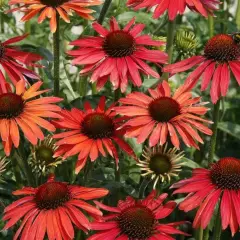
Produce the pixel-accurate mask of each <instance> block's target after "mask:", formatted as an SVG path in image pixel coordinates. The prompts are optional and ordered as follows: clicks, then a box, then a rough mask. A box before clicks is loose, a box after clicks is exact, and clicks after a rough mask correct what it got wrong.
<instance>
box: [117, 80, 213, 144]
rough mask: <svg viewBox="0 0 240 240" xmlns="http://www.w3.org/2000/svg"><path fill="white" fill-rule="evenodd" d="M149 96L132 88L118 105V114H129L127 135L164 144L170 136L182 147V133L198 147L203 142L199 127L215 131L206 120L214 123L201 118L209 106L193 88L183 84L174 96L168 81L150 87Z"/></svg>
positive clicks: (150, 142)
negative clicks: (131, 91)
mask: <svg viewBox="0 0 240 240" xmlns="http://www.w3.org/2000/svg"><path fill="white" fill-rule="evenodd" d="M149 93H150V96H148V95H146V94H144V93H141V92H133V93H130V94H128V95H127V96H126V97H125V98H121V99H120V100H119V102H120V103H121V104H122V106H120V107H115V110H116V112H117V113H118V114H122V115H124V116H126V117H129V118H130V120H128V121H127V122H126V123H125V124H124V125H123V126H125V127H127V130H126V136H127V137H136V138H137V142H138V143H143V142H144V141H145V140H147V139H148V137H149V136H150V137H149V145H150V147H152V146H155V145H157V144H158V143H159V144H160V145H163V144H164V143H165V142H166V141H167V136H170V138H171V142H172V144H173V145H174V146H175V147H176V148H178V149H179V146H180V141H179V136H180V137H181V139H182V140H183V142H184V143H185V144H186V145H187V146H188V147H190V146H192V147H195V148H197V149H198V148H199V147H198V145H197V144H196V142H200V143H203V140H202V138H201V137H200V136H199V134H198V132H197V130H199V131H201V132H203V133H205V134H207V135H211V134H212V131H211V130H210V129H209V128H208V127H207V126H205V125H204V124H203V123H204V122H205V123H211V122H210V121H208V120H205V119H203V118H201V117H200V116H201V115H204V114H205V113H206V112H207V111H208V108H206V107H204V106H202V105H203V103H199V102H200V99H201V98H200V97H196V98H192V94H191V93H190V92H187V91H185V87H184V86H181V87H180V88H179V89H177V90H176V92H175V93H174V94H173V96H171V89H170V86H169V84H168V83H167V82H166V81H163V83H162V84H160V85H158V87H157V88H156V89H149Z"/></svg>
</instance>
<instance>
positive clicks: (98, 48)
mask: <svg viewBox="0 0 240 240" xmlns="http://www.w3.org/2000/svg"><path fill="white" fill-rule="evenodd" d="M134 22H135V19H134V18H133V19H132V20H131V21H130V22H129V23H128V24H127V25H126V26H125V27H124V28H123V29H120V27H119V25H118V23H117V21H116V19H115V18H114V17H112V18H111V20H110V29H109V30H107V29H105V28H103V27H102V26H101V25H100V24H98V23H97V22H95V23H93V28H94V29H95V31H97V32H98V33H99V34H100V35H101V36H98V37H93V36H88V37H84V38H81V39H78V40H75V41H73V42H72V43H71V45H74V46H78V47H80V49H77V50H72V51H69V52H68V53H69V54H70V55H71V56H73V57H74V58H75V59H74V60H73V64H80V65H85V66H84V68H83V69H82V70H81V71H80V73H81V74H84V73H89V72H92V76H91V80H90V81H91V82H97V88H98V89H101V88H102V87H103V86H104V85H105V83H106V82H107V80H108V78H110V81H111V83H112V85H113V87H114V89H117V88H119V87H120V88H121V90H122V92H125V90H126V88H127V84H128V81H129V80H130V81H131V82H132V83H133V84H134V85H135V86H138V87H139V86H141V85H142V79H141V77H140V74H139V72H142V73H144V74H146V75H151V76H153V77H155V78H159V74H158V73H157V72H155V71H154V70H153V69H152V68H150V67H149V66H148V65H147V64H146V61H149V62H153V63H156V64H164V63H166V61H167V55H166V53H164V52H161V51H159V50H149V49H147V48H146V47H145V46H161V45H164V44H165V43H164V42H162V41H157V40H152V39H151V37H150V36H149V35H140V33H141V32H142V30H143V29H144V27H145V25H144V24H136V25H134V26H133V24H134ZM144 45H145V46H144Z"/></svg>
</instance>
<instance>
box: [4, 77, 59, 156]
mask: <svg viewBox="0 0 240 240" xmlns="http://www.w3.org/2000/svg"><path fill="white" fill-rule="evenodd" d="M41 85H42V82H40V81H39V82H37V83H35V84H33V85H32V86H31V87H30V88H29V89H28V90H26V89H25V81H24V80H20V81H18V82H17V84H16V93H13V92H5V93H0V137H1V139H2V141H3V145H4V151H5V154H6V155H7V156H9V155H10V152H11V148H12V144H13V145H14V146H15V147H16V148H17V147H18V146H19V140H20V136H19V128H20V129H21V130H22V132H23V134H24V135H25V137H26V138H27V139H28V140H29V141H30V142H31V143H32V144H33V145H36V144H37V141H38V139H40V140H43V139H44V135H43V133H42V131H41V129H40V128H39V126H40V127H42V128H45V129H47V130H48V131H55V127H54V126H53V125H52V124H51V123H49V122H48V121H46V120H45V119H43V118H44V117H53V118H60V117H61V116H60V115H59V114H57V112H60V111H61V108H60V107H58V106H56V105H53V104H52V103H56V102H60V101H61V100H62V99H61V98H57V97H41V98H39V99H36V96H39V95H40V94H42V93H44V92H48V91H49V90H42V91H38V89H39V88H40V86H41ZM31 98H34V99H32V100H31Z"/></svg>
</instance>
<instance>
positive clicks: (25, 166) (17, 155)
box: [14, 149, 35, 186]
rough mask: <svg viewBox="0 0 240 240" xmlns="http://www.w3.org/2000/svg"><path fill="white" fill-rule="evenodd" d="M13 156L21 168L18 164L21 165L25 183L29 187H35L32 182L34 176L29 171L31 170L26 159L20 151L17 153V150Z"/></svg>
mask: <svg viewBox="0 0 240 240" xmlns="http://www.w3.org/2000/svg"><path fill="white" fill-rule="evenodd" d="M14 156H15V158H16V160H17V162H18V164H19V165H20V166H21V164H20V163H22V167H23V170H24V173H25V175H26V177H27V182H28V185H29V186H34V185H35V181H34V176H33V173H32V171H31V168H30V167H29V164H28V161H27V158H26V157H24V156H22V155H21V153H20V151H18V150H17V149H16V150H15V153H14Z"/></svg>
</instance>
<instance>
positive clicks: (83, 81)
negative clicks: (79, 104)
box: [79, 76, 87, 97]
mask: <svg viewBox="0 0 240 240" xmlns="http://www.w3.org/2000/svg"><path fill="white" fill-rule="evenodd" d="M86 93H87V78H86V76H80V77H79V94H80V96H81V97H84V96H86Z"/></svg>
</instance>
